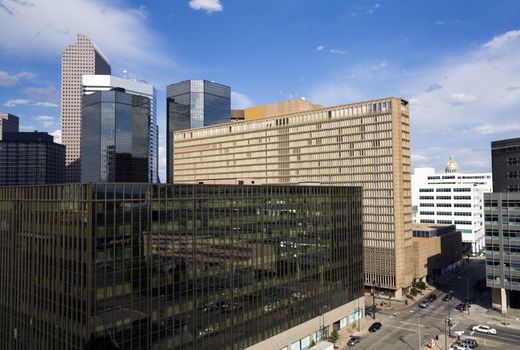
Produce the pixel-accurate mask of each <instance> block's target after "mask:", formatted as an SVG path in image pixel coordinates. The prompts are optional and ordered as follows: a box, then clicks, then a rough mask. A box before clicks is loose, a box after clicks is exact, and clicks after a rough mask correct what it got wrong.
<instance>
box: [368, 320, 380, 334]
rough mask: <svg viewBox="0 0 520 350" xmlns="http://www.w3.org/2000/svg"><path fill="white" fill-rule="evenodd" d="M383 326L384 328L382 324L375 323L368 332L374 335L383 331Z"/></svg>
mask: <svg viewBox="0 0 520 350" xmlns="http://www.w3.org/2000/svg"><path fill="white" fill-rule="evenodd" d="M381 326H382V325H381V322H374V323H372V325H371V326H370V327H369V328H368V331H369V332H372V333H374V332H377V331H378V330H380V329H381Z"/></svg>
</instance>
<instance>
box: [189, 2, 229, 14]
mask: <svg viewBox="0 0 520 350" xmlns="http://www.w3.org/2000/svg"><path fill="white" fill-rule="evenodd" d="M189 4H190V7H191V8H192V9H194V10H204V11H206V12H207V13H212V12H220V11H222V10H223V9H224V8H223V6H222V4H221V3H220V0H190V2H189Z"/></svg>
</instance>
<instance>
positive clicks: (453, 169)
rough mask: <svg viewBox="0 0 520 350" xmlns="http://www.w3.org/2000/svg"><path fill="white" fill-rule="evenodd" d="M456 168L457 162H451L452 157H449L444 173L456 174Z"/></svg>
mask: <svg viewBox="0 0 520 350" xmlns="http://www.w3.org/2000/svg"><path fill="white" fill-rule="evenodd" d="M458 168H459V166H458V165H457V162H456V161H454V160H453V156H450V160H448V163H447V164H446V168H445V169H444V171H445V172H447V173H456V172H457V171H458Z"/></svg>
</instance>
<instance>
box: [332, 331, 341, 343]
mask: <svg viewBox="0 0 520 350" xmlns="http://www.w3.org/2000/svg"><path fill="white" fill-rule="evenodd" d="M338 339H339V333H338V330H336V329H335V330H333V331H332V333H331V334H330V340H332V343H333V344H336V342H337V341H338Z"/></svg>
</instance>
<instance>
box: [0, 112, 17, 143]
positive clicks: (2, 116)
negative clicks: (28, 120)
mask: <svg viewBox="0 0 520 350" xmlns="http://www.w3.org/2000/svg"><path fill="white" fill-rule="evenodd" d="M18 124H19V118H18V117H17V116H15V115H12V114H9V113H0V141H2V139H3V136H4V134H5V133H8V132H18V131H19V130H18Z"/></svg>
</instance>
